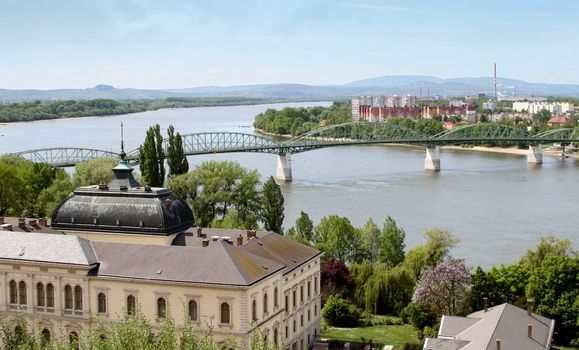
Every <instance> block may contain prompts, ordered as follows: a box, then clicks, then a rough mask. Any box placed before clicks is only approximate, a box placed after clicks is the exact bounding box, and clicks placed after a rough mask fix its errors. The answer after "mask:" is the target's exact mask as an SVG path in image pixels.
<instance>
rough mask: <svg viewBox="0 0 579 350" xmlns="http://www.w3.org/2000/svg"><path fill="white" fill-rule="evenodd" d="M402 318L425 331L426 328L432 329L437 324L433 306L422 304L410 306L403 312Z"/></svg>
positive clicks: (411, 304) (417, 303)
mask: <svg viewBox="0 0 579 350" xmlns="http://www.w3.org/2000/svg"><path fill="white" fill-rule="evenodd" d="M400 317H402V318H403V319H404V321H406V322H408V323H410V324H412V325H413V326H414V327H416V328H417V329H419V330H420V329H424V327H426V326H430V327H432V326H433V325H434V323H435V322H436V314H435V313H434V310H433V309H432V306H430V305H429V304H427V303H421V302H416V303H410V304H408V306H406V307H405V308H404V310H402V313H401V314H400Z"/></svg>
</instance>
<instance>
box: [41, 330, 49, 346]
mask: <svg viewBox="0 0 579 350" xmlns="http://www.w3.org/2000/svg"><path fill="white" fill-rule="evenodd" d="M41 342H42V345H44V346H46V345H48V344H50V331H49V330H48V329H46V328H44V329H43V330H42V339H41ZM43 348H44V347H43Z"/></svg>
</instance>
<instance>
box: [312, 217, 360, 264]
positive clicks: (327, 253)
mask: <svg viewBox="0 0 579 350" xmlns="http://www.w3.org/2000/svg"><path fill="white" fill-rule="evenodd" d="M357 235H359V234H358V232H357V230H356V229H355V228H354V226H352V224H351V223H350V220H348V218H346V217H343V216H337V215H330V216H325V217H323V218H322V220H320V223H319V224H318V225H317V226H316V229H315V231H314V243H315V245H316V248H317V249H319V250H321V251H323V252H324V259H328V260H329V259H335V260H341V261H343V262H346V263H348V262H354V261H355V259H356V255H357V253H358V252H359V251H360V246H359V244H360V240H359V239H357V237H356V236H357Z"/></svg>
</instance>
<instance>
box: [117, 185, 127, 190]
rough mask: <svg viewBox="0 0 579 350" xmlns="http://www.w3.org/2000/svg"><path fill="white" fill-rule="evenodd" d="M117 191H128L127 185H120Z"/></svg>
mask: <svg viewBox="0 0 579 350" xmlns="http://www.w3.org/2000/svg"><path fill="white" fill-rule="evenodd" d="M119 189H120V190H121V191H128V190H129V188H128V187H127V185H121V186H120V187H119Z"/></svg>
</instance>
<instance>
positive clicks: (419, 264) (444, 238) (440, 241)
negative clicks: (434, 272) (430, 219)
mask: <svg viewBox="0 0 579 350" xmlns="http://www.w3.org/2000/svg"><path fill="white" fill-rule="evenodd" d="M424 236H425V237H426V239H427V240H426V243H424V244H422V245H419V246H415V247H412V248H411V249H410V250H409V251H408V253H407V254H406V257H405V258H404V265H405V266H406V267H407V268H408V269H409V270H410V271H412V272H413V273H414V276H415V278H416V279H418V277H420V275H421V273H422V269H423V268H425V267H427V266H430V267H434V266H436V265H437V264H439V263H440V262H442V260H443V259H444V258H446V257H447V256H448V253H449V251H450V249H451V248H452V247H454V246H455V245H456V243H458V238H456V237H455V236H454V235H453V234H452V233H450V232H449V231H447V230H443V229H439V228H434V229H428V230H426V231H425V232H424Z"/></svg>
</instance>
